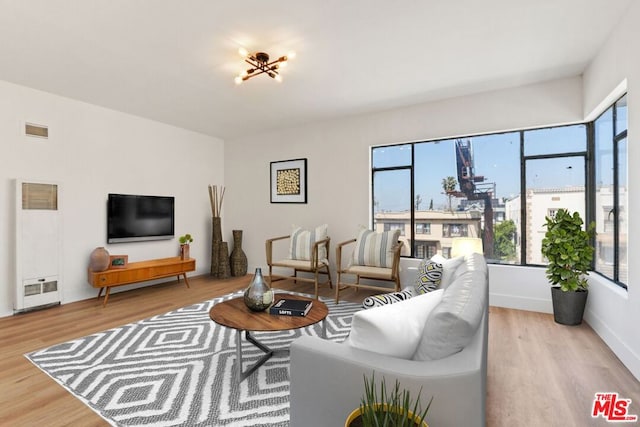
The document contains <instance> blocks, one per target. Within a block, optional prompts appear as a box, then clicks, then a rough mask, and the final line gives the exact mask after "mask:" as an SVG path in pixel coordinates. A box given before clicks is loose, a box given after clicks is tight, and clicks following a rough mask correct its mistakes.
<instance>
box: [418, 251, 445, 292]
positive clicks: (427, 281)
mask: <svg viewBox="0 0 640 427" xmlns="http://www.w3.org/2000/svg"><path fill="white" fill-rule="evenodd" d="M441 281H442V264H440V263H438V262H435V261H433V258H432V259H423V260H422V262H420V265H419V266H418V275H417V276H416V280H415V282H414V284H413V287H414V288H415V291H416V293H418V294H426V293H427V292H431V291H435V290H436V289H437V288H438V286H440V283H441Z"/></svg>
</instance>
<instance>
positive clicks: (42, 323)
mask: <svg viewBox="0 0 640 427" xmlns="http://www.w3.org/2000/svg"><path fill="white" fill-rule="evenodd" d="M248 282H249V276H247V277H242V278H232V279H228V280H212V279H210V278H209V277H207V276H201V277H193V278H190V280H189V283H190V285H191V288H190V289H187V288H186V287H185V286H184V284H183V283H179V284H177V283H176V282H175V281H173V282H168V283H165V284H161V285H156V286H147V287H144V288H140V289H136V290H132V291H127V292H120V293H114V294H113V295H112V296H111V298H110V300H109V304H108V305H107V307H104V308H103V307H102V302H101V301H98V300H96V299H90V300H85V301H79V302H75V303H70V304H65V305H63V306H58V307H53V308H50V309H46V310H41V311H36V312H32V313H27V314H21V315H17V316H11V317H6V318H2V319H0V356H1V357H0V425H2V426H47V427H53V426H68V425H73V426H83V427H84V426H105V425H108V424H107V423H106V422H105V421H104V420H102V419H101V418H100V417H99V416H98V415H96V414H95V413H94V412H93V411H92V410H90V409H89V408H88V407H87V406H85V405H84V404H83V403H82V402H81V401H80V400H78V399H76V398H74V397H73V396H72V395H71V394H69V393H68V392H67V391H66V390H64V389H63V388H62V387H60V386H59V385H58V384H57V383H55V382H54V381H53V380H52V379H50V378H49V377H48V376H47V375H46V374H44V373H42V372H41V371H40V370H39V369H38V368H36V367H34V366H33V365H32V364H31V363H30V362H29V361H28V360H27V359H26V358H25V357H24V354H25V353H28V352H30V351H33V350H37V349H40V348H43V347H47V346H50V345H53V344H57V343H60V342H63V341H67V340H70V339H73V338H78V337H82V336H85V335H88V334H91V333H95V332H99V331H102V330H105V329H108V328H112V327H116V326H121V325H123V324H126V323H130V322H133V321H137V320H140V319H144V318H147V317H150V316H153V315H155V314H161V313H165V312H168V311H171V310H173V309H176V308H179V307H183V306H185V305H189V304H192V303H195V302H198V301H203V300H206V299H210V298H214V297H216V296H219V295H224V294H226V293H229V292H232V291H235V290H238V289H241V288H243V287H245V286H246V284H247V283H248ZM87 286H88V285H87ZM275 287H277V288H279V289H287V290H292V291H299V292H307V293H308V292H312V288H311V287H310V286H309V285H308V284H294V283H292V282H290V281H286V282H277V283H276V286H275ZM320 294H321V295H322V296H333V291H332V290H329V289H328V288H321V292H320ZM365 295H367V293H366V292H363V291H360V292H359V293H357V294H355V293H354V292H352V291H345V292H344V299H346V300H351V301H358V302H359V301H361V300H362V298H363V297H364V296H365ZM341 299H343V297H342V296H341ZM489 313H490V315H489V359H488V365H489V367H488V385H487V388H488V396H487V425H488V426H491V427H493V426H505V427H506V426H509V427H513V426H532V427H533V426H535V427H537V426H543V425H544V426H562V427H565V426H591V425H594V426H604V425H610V424H608V423H606V422H605V421H604V420H602V418H600V419H597V420H593V419H592V418H591V416H590V414H591V407H592V403H593V398H594V394H595V393H596V392H618V393H619V394H620V395H621V397H624V398H628V399H632V404H631V413H634V414H637V415H640V383H639V382H638V381H637V380H635V378H634V377H633V376H632V375H631V373H630V372H629V371H628V370H627V369H626V368H625V367H624V366H623V365H622V363H621V362H620V361H619V360H618V359H617V358H616V356H615V355H614V354H613V353H612V352H611V350H609V348H608V347H607V346H606V345H605V344H604V343H603V342H602V340H601V339H600V338H599V337H598V336H597V335H596V334H595V333H594V332H593V330H592V329H591V328H590V327H589V326H588V325H586V324H583V325H581V326H576V327H569V326H561V325H557V324H555V323H554V322H553V318H552V316H551V315H548V314H541V313H533V312H527V311H520V310H510V309H504V308H498V307H491V308H490V311H489ZM626 425H628V424H626ZM327 427H331V426H327ZM433 427H437V426H433ZM456 427H458V426H456ZM461 427H464V426H461Z"/></svg>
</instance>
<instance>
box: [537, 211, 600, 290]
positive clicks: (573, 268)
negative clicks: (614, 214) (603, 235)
mask: <svg viewBox="0 0 640 427" xmlns="http://www.w3.org/2000/svg"><path fill="white" fill-rule="evenodd" d="M545 219H546V224H545V227H547V232H546V233H545V236H544V239H542V255H543V256H545V257H546V258H547V260H548V261H549V265H548V266H547V278H548V279H549V281H550V282H551V284H552V285H560V288H561V289H562V290H563V291H564V292H567V291H584V290H586V289H587V287H588V282H587V278H586V277H585V274H586V273H587V271H588V270H589V268H591V261H592V260H593V252H594V249H593V246H591V240H592V238H593V235H594V230H595V223H593V222H592V223H591V224H589V226H588V227H587V229H586V230H585V229H584V228H583V226H582V225H583V224H584V222H583V221H582V218H581V217H580V214H579V213H578V212H574V213H573V214H571V213H570V212H569V211H567V210H566V209H559V210H558V212H557V213H556V215H555V217H554V218H550V217H546V218H545Z"/></svg>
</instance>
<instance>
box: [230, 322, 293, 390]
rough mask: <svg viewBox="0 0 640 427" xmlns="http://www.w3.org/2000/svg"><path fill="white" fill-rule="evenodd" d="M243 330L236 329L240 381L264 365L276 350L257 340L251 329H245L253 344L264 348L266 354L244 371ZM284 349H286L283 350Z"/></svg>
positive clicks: (246, 337) (237, 370)
mask: <svg viewBox="0 0 640 427" xmlns="http://www.w3.org/2000/svg"><path fill="white" fill-rule="evenodd" d="M241 335H242V330H240V329H236V377H237V379H238V382H241V381H243V380H245V379H246V378H247V377H248V376H249V375H251V374H252V373H253V372H254V371H255V370H256V369H258V368H259V367H260V366H262V365H264V363H265V362H266V361H267V360H269V359H270V358H271V356H273V354H274V352H275V351H274V350H272V349H270V348H269V347H267V346H266V345H264V344H262V343H261V342H260V341H258V340H256V339H255V338H254V337H253V336H252V335H251V333H249V331H245V334H244V337H245V339H246V340H247V341H249V342H250V343H251V344H253V345H254V346H256V347H257V348H259V349H260V350H262V351H263V352H264V353H265V354H264V355H263V356H262V357H261V358H260V359H258V361H256V363H254V364H253V365H251V366H249V368H247V370H246V371H244V372H242V340H241ZM283 351H284V350H283Z"/></svg>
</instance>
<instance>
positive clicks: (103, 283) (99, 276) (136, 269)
mask: <svg viewBox="0 0 640 427" xmlns="http://www.w3.org/2000/svg"><path fill="white" fill-rule="evenodd" d="M195 269H196V260H195V259H193V258H188V259H180V257H172V258H160V259H152V260H148V261H140V262H132V263H129V264H128V265H127V266H126V267H124V268H111V269H109V270H105V271H91V270H89V275H88V276H89V277H88V279H89V283H90V284H91V286H93V287H94V288H100V290H99V291H98V299H99V298H100V296H101V295H102V291H103V289H105V288H106V289H107V291H106V293H105V295H104V302H103V303H102V305H103V306H106V305H107V301H108V300H109V292H110V291H111V288H112V287H114V286H122V285H129V284H131V283H138V282H146V281H148V280H154V279H162V278H164V277H171V276H177V277H178V282H179V281H180V276H182V277H184V283H185V285H187V288H188V287H189V282H188V281H187V272H188V271H194V270H195Z"/></svg>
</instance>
